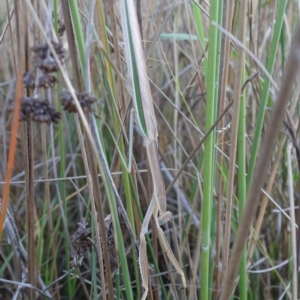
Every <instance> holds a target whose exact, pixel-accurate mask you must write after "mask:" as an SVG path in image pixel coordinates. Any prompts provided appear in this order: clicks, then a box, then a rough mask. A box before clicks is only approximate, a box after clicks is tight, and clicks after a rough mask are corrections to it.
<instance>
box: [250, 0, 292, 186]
mask: <svg viewBox="0 0 300 300" xmlns="http://www.w3.org/2000/svg"><path fill="white" fill-rule="evenodd" d="M286 4H287V0H282V1H279V3H278V9H277V18H276V23H275V26H274V34H273V39H272V43H271V49H270V53H269V54H268V61H267V71H268V72H269V74H271V75H272V73H273V70H274V64H275V59H276V53H277V48H278V43H279V39H280V34H281V28H282V24H283V16H284V14H285V8H286ZM270 84H271V83H270V80H269V79H268V78H267V77H265V79H264V85H263V91H262V95H261V98H260V102H259V103H260V105H259V110H258V114H257V120H256V124H255V132H254V138H253V143H252V148H251V156H250V162H249V168H248V172H247V173H248V175H247V190H248V189H249V187H250V184H251V181H252V177H253V172H254V166H255V163H256V158H257V154H258V147H259V144H260V139H261V131H262V126H263V122H264V116H265V108H266V105H267V101H268V96H269V90H270Z"/></svg>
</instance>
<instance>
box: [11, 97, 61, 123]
mask: <svg viewBox="0 0 300 300" xmlns="http://www.w3.org/2000/svg"><path fill="white" fill-rule="evenodd" d="M21 101H22V102H21V109H20V121H27V120H32V121H35V122H39V123H51V122H52V123H56V124H57V123H58V121H59V120H60V113H59V112H57V111H56V110H55V109H54V108H53V107H51V105H50V103H49V101H48V100H42V99H40V98H34V97H26V96H23V97H22V99H21ZM14 106H15V103H14V101H13V100H11V102H10V104H9V108H8V110H9V111H13V110H14Z"/></svg>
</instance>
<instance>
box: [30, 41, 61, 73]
mask: <svg viewBox="0 0 300 300" xmlns="http://www.w3.org/2000/svg"><path fill="white" fill-rule="evenodd" d="M51 43H52V46H53V48H54V50H55V52H56V54H57V56H58V58H59V60H60V61H61V62H63V61H64V58H65V49H64V48H63V46H62V45H61V44H59V43H56V42H54V41H52V42H51ZM31 51H32V52H33V57H32V62H33V65H34V66H35V67H36V68H40V69H42V70H43V71H45V72H47V73H51V72H56V71H58V65H57V62H56V60H55V59H54V57H53V55H52V53H51V52H50V49H49V47H48V44H47V43H43V44H39V45H34V46H33V47H31Z"/></svg>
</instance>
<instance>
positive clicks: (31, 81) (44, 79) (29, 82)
mask: <svg viewBox="0 0 300 300" xmlns="http://www.w3.org/2000/svg"><path fill="white" fill-rule="evenodd" d="M57 82H58V80H57V78H56V77H55V76H54V75H52V74H49V73H43V74H42V75H41V76H39V77H38V80H37V82H36V76H35V71H29V72H26V73H25V74H24V77H23V84H24V85H25V86H26V87H29V88H31V89H34V87H35V85H37V87H39V88H44V89H47V88H53V87H54V86H55V84H56V83H57Z"/></svg>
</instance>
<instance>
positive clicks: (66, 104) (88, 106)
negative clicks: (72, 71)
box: [60, 91, 97, 113]
mask: <svg viewBox="0 0 300 300" xmlns="http://www.w3.org/2000/svg"><path fill="white" fill-rule="evenodd" d="M76 96H77V98H78V101H79V103H80V105H81V108H82V110H83V111H84V112H93V107H92V106H93V103H94V102H96V101H97V98H96V97H94V96H92V95H91V94H89V93H88V92H80V93H78V92H76ZM60 98H61V105H62V106H63V109H64V110H66V111H68V112H70V113H75V112H77V107H76V105H75V102H74V100H73V98H72V96H71V94H70V93H69V92H68V91H63V92H62V93H61V94H60Z"/></svg>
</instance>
